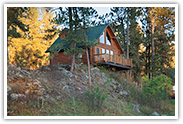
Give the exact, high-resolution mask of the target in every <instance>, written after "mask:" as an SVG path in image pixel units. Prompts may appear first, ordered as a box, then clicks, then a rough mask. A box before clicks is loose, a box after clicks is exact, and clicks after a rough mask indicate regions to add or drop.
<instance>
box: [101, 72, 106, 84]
mask: <svg viewBox="0 0 183 124" xmlns="http://www.w3.org/2000/svg"><path fill="white" fill-rule="evenodd" d="M101 75H102V81H103V83H105V82H106V81H107V77H106V76H105V73H104V72H103V73H102V74H101Z"/></svg>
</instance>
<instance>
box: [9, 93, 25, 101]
mask: <svg viewBox="0 0 183 124" xmlns="http://www.w3.org/2000/svg"><path fill="white" fill-rule="evenodd" d="M10 98H11V100H22V99H24V98H26V95H24V94H15V93H12V94H11V95H10Z"/></svg>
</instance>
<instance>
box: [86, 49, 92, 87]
mask: <svg viewBox="0 0 183 124" xmlns="http://www.w3.org/2000/svg"><path fill="white" fill-rule="evenodd" d="M86 56H87V63H88V77H89V80H88V82H89V86H91V76H90V61H89V54H88V48H86Z"/></svg>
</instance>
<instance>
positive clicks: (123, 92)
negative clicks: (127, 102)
mask: <svg viewBox="0 0 183 124" xmlns="http://www.w3.org/2000/svg"><path fill="white" fill-rule="evenodd" d="M119 94H120V95H121V96H122V95H130V94H129V93H128V92H126V91H125V90H122V91H120V92H119Z"/></svg>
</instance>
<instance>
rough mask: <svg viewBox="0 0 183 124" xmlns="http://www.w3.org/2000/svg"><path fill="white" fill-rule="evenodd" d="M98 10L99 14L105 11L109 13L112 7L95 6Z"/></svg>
mask: <svg viewBox="0 0 183 124" xmlns="http://www.w3.org/2000/svg"><path fill="white" fill-rule="evenodd" d="M93 8H95V9H96V10H97V12H98V14H99V15H103V14H105V13H109V12H110V7H93Z"/></svg>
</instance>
